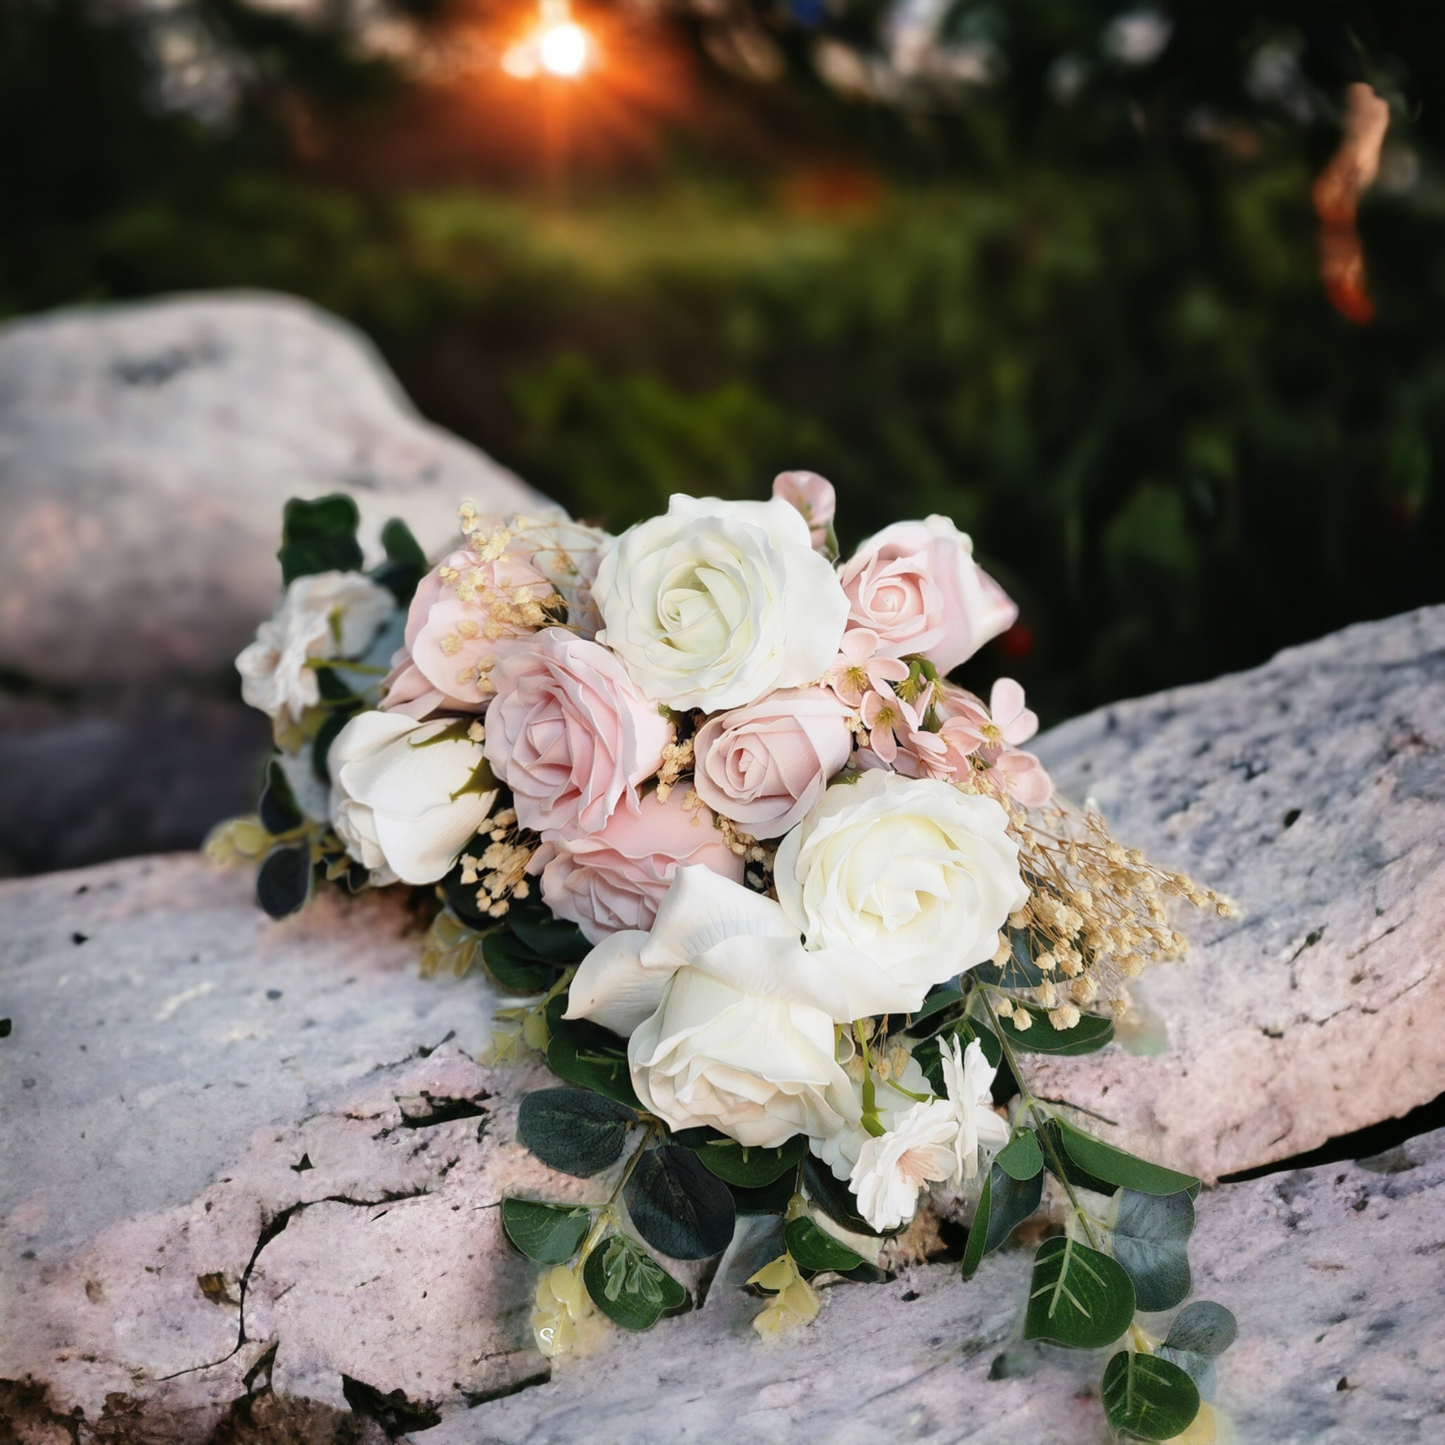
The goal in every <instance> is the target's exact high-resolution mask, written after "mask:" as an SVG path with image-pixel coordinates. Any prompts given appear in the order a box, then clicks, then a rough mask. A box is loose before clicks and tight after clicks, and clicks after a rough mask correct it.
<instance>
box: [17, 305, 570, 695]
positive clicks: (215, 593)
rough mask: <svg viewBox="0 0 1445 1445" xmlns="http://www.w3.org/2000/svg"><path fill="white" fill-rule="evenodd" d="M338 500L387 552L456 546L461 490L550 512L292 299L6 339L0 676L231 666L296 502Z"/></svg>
mask: <svg viewBox="0 0 1445 1445" xmlns="http://www.w3.org/2000/svg"><path fill="white" fill-rule="evenodd" d="M332 491H347V492H350V493H351V494H352V495H353V496H355V497H356V499H357V503H358V505H359V506H360V508H361V514H362V539H363V544H364V545H366V546H367V547H368V549H369V550H370V551H371V552H372V553H373V554H379V549H378V545H377V538H378V534H379V532H380V529H381V526H382V524H383V523H384V522H385V521H386V519H387V518H388V517H391V516H397V515H401V516H404V517H405V518H406V520H407V521H408V522H409V524H410V525H411V527H412V529H413V530H414V531H415V532H416V535H417V537H418V538H419V539H420V541H421V542H422V545H423V546H424V547H427V548H428V549H438V548H440V547H441V546H443V545H444V544H445V543H446V541H447V540H448V539H449V538H450V537H451V536H452V535H453V533H454V531H455V520H456V508H457V504H458V502H459V501H460V500H461V499H462V498H463V497H466V496H471V497H473V498H474V499H475V500H476V501H477V502H478V504H479V505H481V506H482V507H483V508H484V509H495V510H498V511H512V510H518V509H534V510H535V509H536V508H537V507H539V506H544V505H545V506H549V507H550V504H547V503H544V502H543V501H542V499H541V498H539V497H538V495H537V494H536V493H535V492H533V491H531V490H530V489H529V488H528V487H526V486H524V485H523V484H522V483H521V482H520V481H518V480H517V478H516V477H514V476H513V475H512V474H511V473H510V472H508V471H506V470H505V469H503V468H502V467H499V466H498V465H496V463H494V462H492V461H491V460H489V459H488V458H487V457H485V456H483V455H482V454H481V453H480V452H478V451H476V450H475V449H474V448H472V447H470V446H468V445H466V444H465V443H463V442H461V441H459V440H458V439H457V438H455V437H453V436H450V435H449V434H447V433H446V432H443V431H441V430H440V429H439V428H437V427H433V426H430V425H428V424H427V423H425V422H423V421H422V420H421V419H420V418H419V417H418V416H416V414H415V413H414V412H413V411H412V409H411V407H410V405H409V403H408V402H407V400H406V398H405V396H404V395H403V394H402V392H401V390H400V388H399V387H398V385H397V383H396V381H395V379H394V378H393V377H392V376H391V374H390V372H389V371H387V369H386V367H385V366H384V364H383V363H382V362H381V360H380V358H379V357H378V356H377V355H376V354H375V352H374V351H373V350H372V348H371V346H370V345H369V343H367V342H366V341H365V340H364V339H363V338H362V337H361V336H360V335H358V334H357V333H356V332H354V331H352V330H351V329H350V328H349V327H347V326H345V325H343V324H342V323H341V322H339V321H337V320H335V319H334V318H332V317H329V316H327V315H326V314H324V313H323V312H320V311H317V310H316V309H314V308H312V307H310V306H308V305H306V304H305V303H303V302H300V301H297V300H294V299H292V298H289V297H283V296H276V295H265V294H248V293H236V294H227V293H220V294H210V295H198V296H190V297H185V296H183V297H175V298H171V299H167V300H162V301H152V302H145V303H142V304H138V305H125V306H115V307H106V308H102V309H99V310H78V311H66V312H58V313H54V314H51V315H48V316H41V317H36V318H31V319H27V320H23V321H18V322H12V323H10V324H9V325H7V326H5V327H4V328H0V513H3V515H4V517H5V527H4V529H3V532H0V667H3V668H9V669H12V670H14V671H17V672H20V673H22V674H24V675H25V676H27V677H29V678H32V679H37V680H40V681H43V682H47V683H59V684H79V683H95V682H108V681H132V680H135V679H137V678H142V677H151V676H156V675H161V674H177V673H181V674H212V673H217V672H219V671H221V670H223V669H225V668H228V667H229V665H230V662H231V659H232V658H233V657H234V656H235V654H236V652H237V651H238V650H239V649H240V647H241V646H242V645H243V644H244V643H245V642H246V640H247V639H248V637H249V636H250V634H251V632H252V631H253V630H254V628H255V626H256V623H257V622H258V621H259V620H260V619H261V618H262V617H264V616H266V615H267V614H268V613H269V612H270V611H271V608H272V606H273V605H274V602H275V597H276V592H277V589H278V587H279V585H280V569H279V567H278V566H277V563H276V547H277V542H278V538H279V529H280V520H281V507H282V504H283V503H284V502H285V500H286V498H287V497H289V496H293V495H299V496H318V495H321V494H323V493H326V492H332ZM162 561H163V562H164V567H163V568H162V567H161V566H160V565H159V564H160V562H162Z"/></svg>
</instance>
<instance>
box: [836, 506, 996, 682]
mask: <svg viewBox="0 0 1445 1445" xmlns="http://www.w3.org/2000/svg"><path fill="white" fill-rule="evenodd" d="M838 580H839V581H840V582H841V583H842V584H843V591H844V592H845V593H846V594H847V596H848V605H849V611H848V625H849V627H850V628H852V627H866V628H869V629H870V630H872V631H873V632H876V633H877V634H878V637H879V639H880V651H882V652H886V653H888V654H889V655H891V656H893V657H903V656H905V655H908V654H910V653H916V654H918V655H920V656H922V657H925V658H927V659H928V661H929V662H931V663H932V664H933V665H934V666H935V667H936V668H937V669H938V670H939V671H940V672H950V671H952V669H954V668H955V667H957V666H958V665H959V663H961V662H964V661H966V660H967V659H968V658H970V657H972V656H973V654H974V653H975V652H977V651H978V649H979V648H980V647H982V646H983V645H984V643H985V642H988V641H989V640H990V639H991V638H994V637H997V636H998V635H999V634H1000V633H1001V632H1006V631H1007V630H1008V629H1009V628H1010V627H1012V626H1013V624H1014V620H1015V619H1016V618H1017V617H1018V608H1017V607H1016V606H1015V605H1014V603H1013V602H1011V601H1010V600H1009V598H1008V596H1007V594H1006V593H1005V592H1004V590H1003V588H1002V587H1000V586H999V585H998V583H997V582H995V581H994V580H993V578H992V577H990V576H989V575H988V573H987V572H985V571H984V570H983V569H982V568H981V567H980V566H979V565H978V564H977V563H976V562H975V561H974V560H973V543H972V541H971V540H970V539H969V537H968V536H967V534H966V533H963V532H960V531H959V530H958V528H957V527H955V526H954V525H953V523H952V522H950V521H949V520H948V518H947V517H938V516H933V517H928V518H926V519H925V520H924V521H922V522H895V523H894V524H893V526H891V527H885V528H884V529H883V530H882V531H881V532H879V533H878V534H877V535H876V536H874V537H870V538H869V539H868V541H866V542H864V543H863V544H862V546H860V547H859V548H858V550H857V552H856V553H855V554H854V555H853V558H852V560H851V561H849V562H848V564H847V565H846V566H845V567H844V568H843V570H842V572H841V573H840V574H839V579H838Z"/></svg>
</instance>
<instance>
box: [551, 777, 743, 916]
mask: <svg viewBox="0 0 1445 1445" xmlns="http://www.w3.org/2000/svg"><path fill="white" fill-rule="evenodd" d="M689 802H690V803H691V806H690V807H689V806H688V804H689ZM683 864H688V865H701V866H702V867H704V868H711V869H712V871H713V872H714V873H720V874H722V876H723V877H724V878H729V879H731V880H732V881H733V882H734V883H741V882H742V881H743V860H742V859H741V858H739V857H738V856H737V854H736V853H734V852H733V851H732V850H731V849H730V848H729V847H728V846H727V844H726V843H725V842H724V841H723V835H722V833H721V832H720V831H719V830H718V829H717V828H715V827H714V826H713V817H712V814H711V813H710V812H709V811H708V809H707V808H705V807H703V806H702V805H701V804H700V803H698V801H697V800H696V799H695V798H694V799H689V798H688V790H687V789H686V788H681V787H678V788H673V789H672V791H671V792H670V793H669V795H668V799H667V801H666V802H665V803H660V802H658V800H657V794H656V793H655V792H654V793H648V794H647V795H646V796H645V797H644V798H643V799H642V805H641V807H640V808H639V809H638V810H637V812H635V813H634V812H631V811H630V810H628V809H626V808H619V809H618V810H617V811H616V812H615V813H613V815H612V816H611V817H610V818H609V819H608V820H607V826H606V827H604V828H603V829H602V830H601V832H598V833H581V834H574V833H571V832H560V833H550V834H547V835H546V836H545V837H544V838H543V842H542V846H541V847H540V848H538V849H537V851H536V852H535V853H534V854H533V855H532V861H531V862H530V863H529V864H528V865H527V871H528V872H529V873H540V874H541V875H542V901H543V902H544V903H546V905H547V907H548V908H550V909H551V910H552V912H553V913H555V914H556V915H557V917H558V918H569V919H571V920H572V922H573V923H575V924H576V925H577V926H578V927H579V928H580V929H581V930H582V932H583V933H584V934H585V935H586V936H587V938H588V939H589V940H590V941H591V942H593V943H601V941H602V940H603V939H604V938H606V937H607V936H608V934H610V933H620V932H621V931H622V930H623V929H627V928H639V929H642V930H644V931H646V930H648V929H650V928H651V927H652V922H653V919H655V918H656V917H657V906H658V904H659V903H661V902H662V897H663V895H664V894H665V893H666V892H667V890H668V887H669V886H670V885H671V883H672V879H673V875H674V874H675V873H676V872H677V870H678V868H679V866H681V865H683Z"/></svg>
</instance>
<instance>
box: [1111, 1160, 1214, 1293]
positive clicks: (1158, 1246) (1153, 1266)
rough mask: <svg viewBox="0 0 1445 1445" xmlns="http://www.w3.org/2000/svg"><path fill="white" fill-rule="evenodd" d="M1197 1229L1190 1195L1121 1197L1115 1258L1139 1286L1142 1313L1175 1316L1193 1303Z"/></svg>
mask: <svg viewBox="0 0 1445 1445" xmlns="http://www.w3.org/2000/svg"><path fill="white" fill-rule="evenodd" d="M1193 1229H1194V1205H1193V1204H1192V1203H1191V1202H1190V1199H1189V1196H1188V1194H1185V1193H1183V1192H1180V1193H1178V1194H1139V1193H1136V1192H1135V1191H1134V1190H1132V1189H1121V1190H1120V1191H1119V1194H1118V1196H1117V1200H1116V1204H1115V1215H1114V1223H1113V1224H1112V1225H1111V1226H1110V1231H1109V1232H1110V1242H1111V1247H1112V1251H1113V1255H1114V1258H1115V1259H1117V1260H1118V1261H1119V1263H1120V1264H1122V1265H1123V1266H1124V1268H1125V1270H1127V1271H1128V1274H1129V1278H1130V1279H1131V1280H1133V1281H1134V1297H1135V1302H1136V1303H1137V1305H1138V1307H1139V1308H1140V1309H1141V1310H1151V1311H1153V1310H1172V1309H1173V1308H1174V1306H1175V1305H1177V1304H1178V1303H1179V1302H1180V1301H1181V1300H1183V1299H1185V1298H1187V1297H1188V1294H1189V1289H1190V1280H1189V1236H1190V1234H1191V1232H1192V1231H1193Z"/></svg>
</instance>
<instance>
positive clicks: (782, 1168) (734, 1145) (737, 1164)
mask: <svg viewBox="0 0 1445 1445" xmlns="http://www.w3.org/2000/svg"><path fill="white" fill-rule="evenodd" d="M689 1132H691V1131H689ZM674 1137H676V1136H674ZM678 1142H679V1143H681V1144H683V1145H684V1147H686V1148H691V1149H693V1150H694V1151H695V1152H696V1154H697V1157H698V1158H699V1159H700V1160H702V1162H703V1164H705V1165H706V1166H707V1168H708V1169H709V1170H711V1171H712V1173H714V1174H716V1175H717V1177H718V1178H719V1179H722V1180H725V1181H726V1182H727V1183H729V1184H736V1185H737V1186H738V1187H739V1188H740V1189H761V1188H763V1186H764V1185H767V1184H771V1183H772V1182H773V1180H775V1179H781V1178H782V1176H783V1175H784V1174H787V1173H788V1172H789V1171H790V1170H796V1169H797V1167H798V1165H799V1164H800V1163H802V1160H803V1155H804V1154H806V1153H807V1152H808V1140H807V1137H806V1136H805V1135H803V1134H794V1135H793V1137H792V1138H791V1139H789V1140H788V1141H787V1143H786V1144H782V1145H780V1146H779V1147H778V1148H776V1149H759V1148H756V1147H751V1148H750V1147H748V1146H746V1145H743V1144H739V1143H738V1141H737V1140H736V1139H729V1138H728V1137H727V1136H726V1135H724V1136H723V1137H722V1138H721V1139H707V1140H704V1141H703V1142H702V1143H699V1144H691V1143H687V1142H686V1141H684V1140H682V1139H678Z"/></svg>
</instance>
